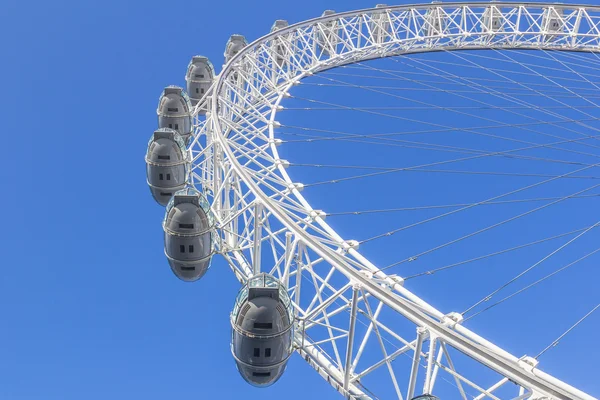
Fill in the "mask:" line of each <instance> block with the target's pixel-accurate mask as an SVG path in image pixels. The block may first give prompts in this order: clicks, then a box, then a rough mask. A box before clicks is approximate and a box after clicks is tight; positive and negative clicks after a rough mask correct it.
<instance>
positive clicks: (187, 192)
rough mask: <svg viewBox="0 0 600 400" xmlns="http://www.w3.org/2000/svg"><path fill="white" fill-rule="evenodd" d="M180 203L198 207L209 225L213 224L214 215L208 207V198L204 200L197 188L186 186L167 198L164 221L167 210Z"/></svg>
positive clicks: (167, 213)
mask: <svg viewBox="0 0 600 400" xmlns="http://www.w3.org/2000/svg"><path fill="white" fill-rule="evenodd" d="M182 203H191V204H195V205H196V206H198V207H200V208H201V209H202V211H204V213H205V214H206V217H207V218H208V221H209V223H210V226H211V227H212V226H214V224H215V216H214V215H213V213H212V210H211V209H210V204H208V200H206V197H204V195H203V194H202V193H200V192H199V191H198V190H196V189H195V188H192V187H187V188H184V189H181V190H178V191H177V192H175V194H173V197H171V200H169V204H167V208H166V212H165V221H166V218H167V216H168V215H169V211H171V210H172V209H173V207H175V206H177V205H178V204H182Z"/></svg>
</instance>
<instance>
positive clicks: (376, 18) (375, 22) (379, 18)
mask: <svg viewBox="0 0 600 400" xmlns="http://www.w3.org/2000/svg"><path fill="white" fill-rule="evenodd" d="M375 7H376V8H385V7H387V4H377V5H376V6H375ZM369 29H371V35H372V37H373V41H374V42H375V43H377V44H380V43H384V42H385V39H386V38H387V37H388V36H389V33H390V20H389V18H388V15H387V12H385V10H383V11H378V12H374V13H373V14H372V15H371V21H370V23H369Z"/></svg>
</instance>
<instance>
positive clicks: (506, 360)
mask: <svg viewBox="0 0 600 400" xmlns="http://www.w3.org/2000/svg"><path fill="white" fill-rule="evenodd" d="M490 48H494V49H549V50H564V51H578V52H597V51H599V50H600V7H593V6H576V5H560V4H555V3H548V4H532V3H500V2H493V3H487V4H484V3H445V4H444V3H433V4H423V5H413V6H386V5H381V6H379V7H374V8H371V9H365V10H358V11H352V12H343V13H338V14H335V13H332V12H326V13H324V15H323V16H321V17H319V18H315V19H312V20H309V21H305V22H301V23H297V24H293V25H290V26H285V24H283V23H282V24H280V26H278V27H277V29H273V31H272V32H271V33H269V34H267V35H266V36H264V37H262V38H260V39H258V40H256V41H254V42H252V43H250V44H248V45H246V44H245V40H244V39H243V37H240V36H238V35H235V36H232V39H231V40H230V42H229V43H228V45H227V50H226V53H225V54H226V64H225V66H224V68H223V70H222V71H221V73H220V74H219V75H218V76H217V77H216V78H215V80H214V82H213V83H212V85H211V87H210V89H209V90H207V92H206V93H205V95H204V96H203V97H202V98H201V99H200V100H199V101H198V103H197V104H196V106H195V109H194V111H193V116H194V117H195V118H196V120H195V122H194V132H193V136H192V139H191V142H190V144H189V149H190V152H191V157H192V165H193V169H192V173H191V175H190V179H189V181H188V185H190V186H194V187H196V188H197V189H198V190H200V191H202V192H203V193H204V194H205V195H206V197H207V198H208V200H209V201H210V203H211V207H212V211H213V213H214V217H215V221H216V227H217V232H218V235H219V236H220V239H219V240H217V241H215V246H217V251H218V253H219V254H221V255H222V256H223V257H224V258H225V260H226V261H227V263H228V264H229V265H230V267H231V269H232V271H233V272H234V274H235V276H236V277H237V279H238V280H239V281H240V282H241V283H242V284H243V285H247V282H248V281H249V280H250V282H252V279H253V278H252V277H255V276H261V277H263V275H260V274H261V273H263V272H264V273H267V274H269V276H274V277H275V278H276V279H277V280H278V282H280V283H281V285H282V286H281V287H283V288H285V290H286V291H287V296H289V298H290V299H291V302H292V307H293V310H294V317H293V318H294V319H293V327H292V328H291V329H293V335H290V337H291V338H292V337H293V348H294V350H295V351H296V352H297V353H299V354H300V356H301V357H302V358H303V359H304V360H306V362H307V363H309V364H310V365H311V366H312V367H313V368H314V369H315V370H316V371H317V372H318V373H319V374H320V375H321V376H322V377H323V378H324V379H326V381H327V382H328V383H329V384H330V385H331V386H332V387H334V388H335V389H336V390H337V391H338V392H340V393H341V394H342V395H343V396H344V397H345V398H349V399H370V398H372V397H371V395H370V394H369V392H367V391H366V390H364V388H363V386H362V383H361V382H362V381H363V380H364V379H365V378H366V377H367V376H368V375H369V374H371V373H372V372H373V371H375V370H377V369H379V368H382V369H388V371H389V379H390V380H391V382H392V384H393V386H394V388H395V392H396V395H397V398H399V399H411V398H414V397H416V396H418V395H421V394H425V395H424V397H420V398H433V397H432V396H430V395H429V394H435V393H436V389H435V385H436V380H437V379H438V377H439V376H440V375H441V374H442V373H444V374H446V375H447V376H449V377H450V379H451V380H452V381H453V382H454V383H455V386H456V396H457V397H456V398H463V399H466V398H467V396H466V394H465V390H464V388H466V387H470V388H471V389H473V390H475V391H476V392H477V393H479V395H478V396H477V397H476V398H477V399H483V398H492V399H498V397H497V396H495V395H494V392H495V391H497V390H498V389H499V388H500V387H503V386H508V385H512V386H514V396H513V397H512V398H514V399H587V400H589V399H593V398H594V397H592V396H591V395H589V394H586V393H584V392H582V391H580V390H578V389H577V388H575V387H572V386H570V385H569V384H567V383H565V382H563V381H561V380H560V379H557V378H555V377H553V376H551V375H549V374H547V373H545V372H544V371H543V369H541V368H540V367H539V366H538V361H537V360H536V359H535V358H534V357H529V356H525V355H513V354H510V353H509V352H508V351H506V350H504V349H502V348H501V347H499V346H497V345H496V344H494V343H492V342H491V341H488V340H486V339H485V338H483V337H482V336H480V335H478V334H477V333H476V332H473V331H472V330H470V329H467V328H466V327H464V326H463V325H462V324H461V323H462V321H463V316H462V315H461V314H460V313H458V312H453V310H438V309H437V308H435V307H433V306H432V305H430V304H428V303H427V302H425V301H424V300H422V299H421V298H420V297H418V296H417V295H415V294H414V293H412V292H411V291H409V290H407V289H406V288H405V287H404V285H403V283H404V280H403V278H402V277H401V276H398V275H387V274H386V273H385V272H384V271H381V270H380V268H381V267H380V266H377V265H374V264H373V263H371V262H370V261H369V260H368V259H367V258H365V257H363V255H361V253H360V252H359V249H358V243H357V242H356V241H354V240H350V239H348V238H343V237H341V236H340V235H339V234H338V233H337V232H336V231H335V230H334V229H332V228H331V227H330V226H329V225H328V224H327V222H326V221H325V218H324V217H325V213H324V212H323V211H320V210H315V209H313V208H312V207H311V205H310V204H309V203H308V201H307V200H306V199H305V198H304V197H303V195H302V193H301V192H302V189H303V185H302V183H299V182H294V181H293V180H292V179H291V178H290V176H289V175H288V173H287V171H286V167H287V166H288V162H287V161H286V160H284V159H281V158H280V156H279V153H278V145H279V144H280V139H278V138H277V137H276V134H275V129H276V128H277V127H278V126H279V123H278V121H277V113H278V111H280V110H281V102H282V100H283V99H285V98H286V96H288V93H289V91H290V90H291V89H292V88H293V87H294V86H295V85H296V84H298V82H300V81H301V80H302V79H303V78H305V77H308V76H312V75H314V74H318V73H319V72H321V71H324V70H328V69H331V68H334V67H337V66H341V65H347V64H352V63H356V62H360V61H365V60H370V59H376V58H382V57H390V56H394V55H400V54H410V53H422V52H430V51H438V50H448V51H454V50H461V49H490ZM233 77H234V78H233ZM232 78H233V79H232ZM205 111H206V117H205V118H199V116H201V115H204V113H205ZM323 265H326V266H327V268H325V270H326V271H328V272H326V273H323V272H322V271H323V268H324V267H323ZM317 266H319V271H317V270H316V269H317V268H316V267H317ZM209 275H210V274H209ZM205 279H210V276H207V277H206V278H205ZM307 285H308V286H309V287H310V293H311V296H309V297H307V296H306V295H304V296H303V295H302V293H303V292H305V291H306V290H308V289H307V288H306V286H307ZM283 297H284V298H285V296H283ZM366 299H371V301H376V304H377V305H376V306H375V307H372V306H371V305H370V303H371V301H369V302H367V301H365V300H366ZM243 301H247V297H246V298H244V300H243ZM238 307H239V304H237V303H236V310H235V311H234V316H236V315H237V313H238V312H239V310H238ZM359 314H360V315H362V317H364V318H366V319H367V320H368V321H369V322H368V326H367V327H366V329H361V330H360V333H359V331H358V330H357V329H356V321H357V319H358V315H359ZM341 319H343V321H344V322H343V323H340V322H339V321H340V320H341ZM398 319H403V320H404V321H405V322H406V323H407V324H411V326H412V328H411V329H410V330H403V331H398V330H397V329H396V328H395V326H396V325H395V322H394V321H396V320H398ZM333 320H335V321H337V322H335V323H334V322H331V321H333ZM284 325H285V324H283V325H282V327H283V326H284ZM234 328H235V323H234ZM284 328H285V327H283V328H282V329H284ZM244 332H245V331H244ZM317 332H320V333H321V334H323V335H325V339H320V340H316V339H313V337H317V336H319V334H317ZM384 334H385V335H386V337H388V336H389V337H392V338H394V340H395V341H396V344H397V346H396V347H395V350H394V351H392V352H388V348H389V347H386V345H385V343H384V340H383V339H382V337H383V336H384ZM242 336H243V335H242ZM370 340H371V341H374V343H375V344H376V346H377V347H378V348H379V349H380V351H381V354H380V357H379V360H378V361H377V362H372V363H370V364H369V365H365V364H364V363H362V361H361V358H362V357H363V356H364V352H365V349H366V348H367V346H368V343H370ZM325 342H327V343H329V344H331V345H332V348H333V351H326V350H324V349H323V347H321V346H320V345H321V344H322V343H325ZM234 354H236V357H237V358H238V365H242V366H243V367H247V365H248V364H250V363H249V362H248V361H247V360H246V361H244V360H241V357H240V356H239V355H237V354H239V353H236V352H235V351H234ZM406 354H408V355H409V356H410V357H412V363H411V366H410V368H409V370H408V371H406V372H404V371H403V372H402V373H396V372H395V370H394V368H393V367H392V361H393V360H395V359H397V358H398V357H399V356H401V355H406ZM457 357H463V358H468V359H469V360H470V361H471V362H472V363H475V364H476V365H477V366H478V367H477V368H480V369H482V370H489V371H491V373H493V374H495V375H494V376H496V377H497V381H496V382H495V383H494V384H491V385H490V384H485V385H484V384H481V383H479V382H478V381H477V376H474V377H471V376H470V375H469V373H470V372H471V371H472V369H469V370H468V371H463V370H461V368H460V367H459V364H460V363H459V362H457V363H455V360H456V358H457ZM250 358H251V357H250ZM250 371H251V370H250ZM242 374H244V372H243V371H242Z"/></svg>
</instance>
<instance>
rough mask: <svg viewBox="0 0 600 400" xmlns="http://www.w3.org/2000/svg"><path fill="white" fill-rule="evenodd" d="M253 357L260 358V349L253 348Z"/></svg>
mask: <svg viewBox="0 0 600 400" xmlns="http://www.w3.org/2000/svg"><path fill="white" fill-rule="evenodd" d="M254 357H260V349H259V348H258V347H255V348H254Z"/></svg>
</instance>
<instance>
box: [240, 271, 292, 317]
mask: <svg viewBox="0 0 600 400" xmlns="http://www.w3.org/2000/svg"><path fill="white" fill-rule="evenodd" d="M261 289H267V290H269V291H272V290H273V289H276V290H277V299H278V300H279V301H280V302H281V303H283V305H284V306H285V308H286V311H287V313H288V319H289V320H290V321H291V320H292V319H293V318H294V315H293V310H292V307H291V304H292V302H291V300H290V296H289V295H288V292H287V290H286V288H285V287H284V286H283V284H281V282H279V281H278V280H277V279H276V278H275V277H274V276H272V275H269V274H267V273H264V272H262V273H260V274H258V275H255V276H253V277H252V278H250V279H248V281H247V282H246V284H245V285H244V286H243V287H242V288H241V289H240V291H239V293H238V295H237V298H236V299H235V306H234V308H233V312H232V313H231V315H232V318H233V319H234V320H235V319H237V316H238V311H239V309H240V306H241V305H242V304H243V303H245V302H246V301H248V300H252V299H253V298H256V297H260V295H261V293H263V291H261Z"/></svg>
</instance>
